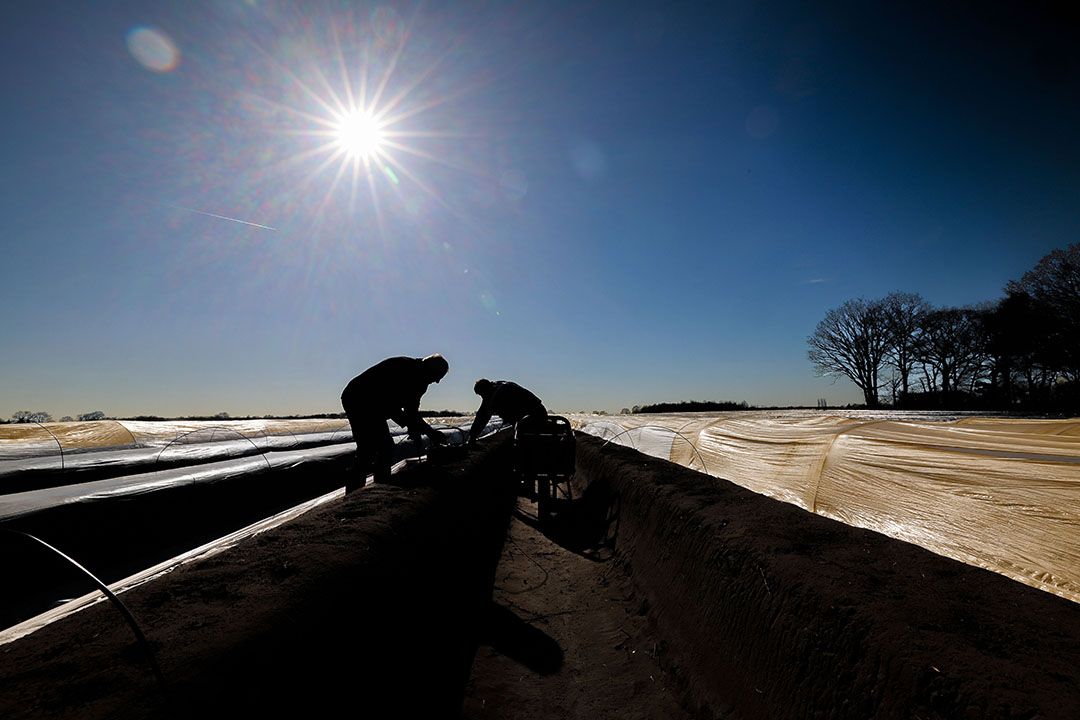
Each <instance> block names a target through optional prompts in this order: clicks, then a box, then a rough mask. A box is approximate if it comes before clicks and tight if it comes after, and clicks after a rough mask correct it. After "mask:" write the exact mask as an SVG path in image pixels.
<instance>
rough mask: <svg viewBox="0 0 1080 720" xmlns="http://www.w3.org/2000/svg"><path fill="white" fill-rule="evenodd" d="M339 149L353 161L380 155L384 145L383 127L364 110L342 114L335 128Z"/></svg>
mask: <svg viewBox="0 0 1080 720" xmlns="http://www.w3.org/2000/svg"><path fill="white" fill-rule="evenodd" d="M334 138H335V141H336V143H337V146H338V149H339V150H340V151H341V152H343V153H345V155H346V156H348V157H350V158H353V159H360V160H366V159H369V158H371V157H373V156H375V155H378V154H379V150H380V149H381V148H382V145H383V132H382V126H381V125H380V123H379V122H378V120H376V119H375V117H374V116H373V115H372V114H371V113H369V112H366V111H364V110H350V111H348V112H345V113H342V114H341V115H340V116H339V117H338V119H337V125H336V126H335V128H334Z"/></svg>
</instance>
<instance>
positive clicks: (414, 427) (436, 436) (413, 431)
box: [401, 393, 446, 445]
mask: <svg viewBox="0 0 1080 720" xmlns="http://www.w3.org/2000/svg"><path fill="white" fill-rule="evenodd" d="M421 396H422V393H421V395H417V396H416V402H415V403H412V402H410V403H409V405H408V407H404V408H402V409H401V411H402V415H403V419H404V420H405V425H406V426H407V427H408V428H409V437H410V438H412V439H413V440H415V441H419V440H420V433H423V434H424V435H427V436H428V437H429V438H431V441H432V442H433V443H435V444H437V445H442V444H443V443H445V442H446V438H445V437H443V434H442V433H441V432H439V431H438V430H436V429H435V428H433V427H431V426H430V425H428V424H427V421H426V420H424V418H422V417H420V397H421Z"/></svg>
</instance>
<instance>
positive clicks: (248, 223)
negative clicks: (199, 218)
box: [161, 202, 277, 232]
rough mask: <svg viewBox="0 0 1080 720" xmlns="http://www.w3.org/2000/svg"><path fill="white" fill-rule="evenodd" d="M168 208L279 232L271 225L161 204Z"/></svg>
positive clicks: (171, 204)
mask: <svg viewBox="0 0 1080 720" xmlns="http://www.w3.org/2000/svg"><path fill="white" fill-rule="evenodd" d="M161 204H162V205H165V206H167V207H171V208H176V209H177V210H186V211H187V212H191V213H195V214H197V215H205V216H206V217H212V218H217V219H218V220H228V221H229V222H234V223H240V224H241V225H250V226H251V227H257V228H262V229H263V230H272V231H274V232H277V228H272V227H270V226H269V225H260V224H259V223H253V222H248V221H247V220H240V219H238V218H231V217H227V216H225V215H218V214H216V213H212V212H204V211H202V210H196V209H195V208H189V207H184V206H183V205H174V204H173V203H165V202H163V203H161Z"/></svg>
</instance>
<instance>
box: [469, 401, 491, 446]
mask: <svg viewBox="0 0 1080 720" xmlns="http://www.w3.org/2000/svg"><path fill="white" fill-rule="evenodd" d="M489 420H491V403H490V402H488V401H487V400H486V399H485V400H484V401H483V402H482V403H480V408H479V409H478V410H477V411H476V419H475V420H473V424H472V428H470V429H469V442H470V443H474V442H476V440H477V439H478V438H479V437H480V433H482V432H484V427H486V426H487V424H488V421H489Z"/></svg>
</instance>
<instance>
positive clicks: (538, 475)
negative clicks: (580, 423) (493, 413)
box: [514, 415, 577, 521]
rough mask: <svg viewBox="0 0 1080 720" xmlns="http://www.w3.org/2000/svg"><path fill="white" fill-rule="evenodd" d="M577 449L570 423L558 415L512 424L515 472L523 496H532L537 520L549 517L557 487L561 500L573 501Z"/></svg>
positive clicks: (524, 419)
mask: <svg viewBox="0 0 1080 720" xmlns="http://www.w3.org/2000/svg"><path fill="white" fill-rule="evenodd" d="M576 449H577V441H576V440H575V439H574V431H573V429H572V428H571V427H570V421H569V420H567V419H566V418H564V417H562V416H561V415H547V416H543V417H536V416H529V417H525V418H522V419H521V420H520V421H518V423H517V424H516V425H514V457H515V469H516V471H517V474H518V477H519V478H520V479H521V484H522V489H523V490H524V492H525V494H526V495H532V494H533V493H535V497H536V516H537V519H539V520H541V521H544V520H547V519H548V518H549V517H550V516H551V512H552V510H553V506H554V504H555V501H556V500H557V499H558V496H559V487H560V486H562V488H563V493H562V494H563V497H564V498H566V499H567V500H571V499H573V497H572V494H573V491H572V490H571V486H570V480H571V479H572V478H573V477H574V470H575V469H576V459H575V452H576Z"/></svg>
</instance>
